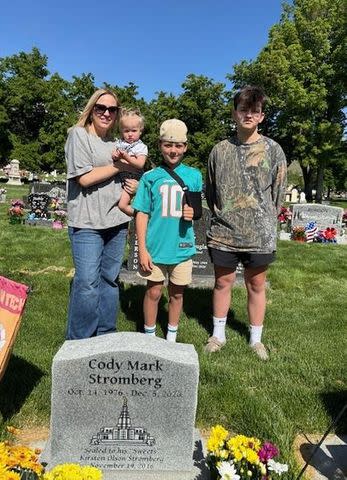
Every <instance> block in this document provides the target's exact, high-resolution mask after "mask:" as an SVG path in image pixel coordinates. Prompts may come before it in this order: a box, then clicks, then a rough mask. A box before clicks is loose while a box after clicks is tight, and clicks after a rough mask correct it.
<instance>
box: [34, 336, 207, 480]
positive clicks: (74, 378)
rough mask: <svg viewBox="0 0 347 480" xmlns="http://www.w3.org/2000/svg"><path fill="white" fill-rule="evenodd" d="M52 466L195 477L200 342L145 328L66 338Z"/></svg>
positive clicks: (56, 365) (55, 388)
mask: <svg viewBox="0 0 347 480" xmlns="http://www.w3.org/2000/svg"><path fill="white" fill-rule="evenodd" d="M52 372H53V375H52V409H51V433H50V442H49V444H48V446H47V448H46V451H45V452H44V453H43V457H42V460H43V461H47V462H48V468H51V467H52V466H53V465H56V464H58V463H66V462H74V463H80V464H85V465H93V466H95V467H98V468H101V469H102V470H103V474H104V480H108V479H117V480H122V479H129V480H130V479H135V478H136V479H138V478H141V479H153V480H154V479H158V480H159V479H160V480H166V479H167V480H171V479H172V480H185V479H187V480H192V479H195V478H204V477H202V476H201V475H202V473H201V468H197V466H196V465H197V463H198V462H197V459H196V458H195V466H193V454H194V451H195V457H196V456H197V453H198V451H200V453H201V451H202V447H201V442H200V441H199V440H197V438H196V430H195V428H194V425H195V413H196V405H197V389H198V381H199V364H198V357H197V353H196V351H195V349H194V347H193V345H186V344H179V343H169V342H167V341H166V340H163V339H161V338H156V337H149V336H146V335H145V334H142V333H113V334H109V335H103V336H99V337H94V338H90V339H85V340H70V341H66V342H65V343H64V344H63V346H62V347H61V348H60V350H59V351H58V353H57V354H56V356H55V357H54V360H53V367H52Z"/></svg>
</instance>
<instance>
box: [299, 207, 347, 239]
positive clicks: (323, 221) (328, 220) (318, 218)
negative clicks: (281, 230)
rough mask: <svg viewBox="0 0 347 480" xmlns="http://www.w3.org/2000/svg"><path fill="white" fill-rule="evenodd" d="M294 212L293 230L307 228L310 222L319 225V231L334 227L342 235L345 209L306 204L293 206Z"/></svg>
mask: <svg viewBox="0 0 347 480" xmlns="http://www.w3.org/2000/svg"><path fill="white" fill-rule="evenodd" d="M292 211H293V213H292V220H291V227H292V228H294V227H301V226H305V225H306V224H307V223H308V222H313V221H314V222H316V223H317V227H318V230H324V229H326V228H328V227H333V228H336V230H337V231H338V233H339V234H340V233H341V228H342V216H343V208H340V207H332V206H328V205H320V204H318V203H306V204H302V205H300V204H297V205H293V206H292Z"/></svg>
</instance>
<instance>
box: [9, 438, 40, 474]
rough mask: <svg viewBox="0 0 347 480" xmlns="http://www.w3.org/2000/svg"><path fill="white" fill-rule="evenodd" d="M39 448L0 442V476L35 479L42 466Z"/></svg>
mask: <svg viewBox="0 0 347 480" xmlns="http://www.w3.org/2000/svg"><path fill="white" fill-rule="evenodd" d="M39 453H40V451H39V450H32V449H31V448H28V447H25V446H23V445H11V444H9V443H8V442H0V478H5V479H6V480H37V479H39V478H41V474H42V473H43V470H44V468H43V466H42V465H41V463H40V462H39Z"/></svg>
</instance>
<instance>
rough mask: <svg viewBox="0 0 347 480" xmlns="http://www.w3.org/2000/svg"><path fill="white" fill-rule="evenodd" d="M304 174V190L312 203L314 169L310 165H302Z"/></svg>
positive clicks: (307, 198)
mask: <svg viewBox="0 0 347 480" xmlns="http://www.w3.org/2000/svg"><path fill="white" fill-rule="evenodd" d="M301 169H302V174H303V176H304V190H305V197H306V201H307V202H308V203H312V201H313V196H312V189H313V170H312V168H311V167H310V166H308V167H303V166H302V165H301Z"/></svg>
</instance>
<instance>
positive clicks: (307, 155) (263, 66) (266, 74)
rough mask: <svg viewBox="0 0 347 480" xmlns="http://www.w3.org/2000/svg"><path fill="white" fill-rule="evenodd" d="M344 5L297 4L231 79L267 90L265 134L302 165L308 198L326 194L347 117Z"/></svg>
mask: <svg viewBox="0 0 347 480" xmlns="http://www.w3.org/2000/svg"><path fill="white" fill-rule="evenodd" d="M344 14H345V6H344V1H343V0H333V1H331V0H294V2H293V5H292V6H289V5H284V9H283V14H282V18H281V21H280V22H279V24H277V25H275V26H274V27H273V28H272V29H271V30H270V34H269V41H268V44H267V45H266V47H265V48H264V49H263V50H262V51H261V52H260V54H259V56H258V57H257V59H256V60H255V61H253V62H241V63H240V64H239V65H236V66H235V68H234V74H233V75H230V76H229V78H230V79H231V80H232V81H234V84H235V87H237V88H239V87H240V86H242V85H244V84H245V83H252V84H258V85H261V86H263V87H264V89H265V91H266V92H267V93H268V94H269V96H270V98H271V103H270V107H269V112H268V115H267V117H268V118H267V122H266V124H265V131H266V132H268V133H269V134H270V135H271V136H272V137H274V138H275V139H278V140H279V142H280V143H281V145H282V146H283V148H284V150H285V152H286V154H287V158H288V161H289V162H291V161H292V160H294V159H297V160H298V161H299V163H300V165H301V168H302V171H303V176H304V181H305V193H306V198H307V199H308V200H309V201H311V200H312V188H313V187H314V186H315V187H316V190H317V196H316V201H321V199H322V194H323V181H324V171H325V169H326V168H327V166H329V164H330V163H331V162H332V161H333V159H334V157H335V156H336V155H337V153H338V151H339V149H340V145H341V138H342V135H343V126H344V122H345V115H344V112H343V108H344V106H345V94H346V70H345V64H346V42H345V23H344Z"/></svg>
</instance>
